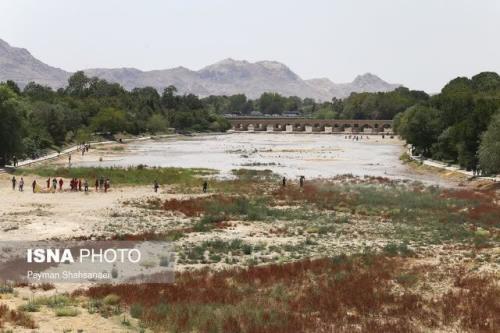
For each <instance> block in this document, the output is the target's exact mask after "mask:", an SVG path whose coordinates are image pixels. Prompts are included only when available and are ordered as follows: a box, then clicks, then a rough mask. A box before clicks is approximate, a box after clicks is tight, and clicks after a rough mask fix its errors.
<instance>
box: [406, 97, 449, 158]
mask: <svg viewBox="0 0 500 333" xmlns="http://www.w3.org/2000/svg"><path fill="white" fill-rule="evenodd" d="M398 133H399V134H400V135H401V136H402V137H403V138H404V139H406V141H407V142H408V143H409V144H411V145H413V147H414V148H415V150H416V151H417V152H419V153H422V154H423V155H424V156H430V152H431V147H432V145H433V144H434V143H435V142H436V141H437V138H438V136H439V134H440V133H441V128H440V123H439V110H436V109H433V108H429V107H425V106H414V107H411V108H409V109H408V110H406V111H405V113H404V114H403V115H402V116H401V119H400V121H399V124H398Z"/></svg>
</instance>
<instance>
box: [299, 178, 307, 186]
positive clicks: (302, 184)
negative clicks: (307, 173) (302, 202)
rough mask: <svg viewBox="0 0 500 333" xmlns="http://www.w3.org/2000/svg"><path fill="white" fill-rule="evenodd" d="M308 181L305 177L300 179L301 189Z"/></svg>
mask: <svg viewBox="0 0 500 333" xmlns="http://www.w3.org/2000/svg"><path fill="white" fill-rule="evenodd" d="M305 180H306V177H304V176H300V178H299V184H300V187H304V181H305Z"/></svg>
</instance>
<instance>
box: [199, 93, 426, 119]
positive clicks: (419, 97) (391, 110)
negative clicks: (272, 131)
mask: <svg viewBox="0 0 500 333" xmlns="http://www.w3.org/2000/svg"><path fill="white" fill-rule="evenodd" d="M428 99H429V95H427V94H426V93H425V92H423V91H415V90H409V89H408V88H405V87H400V88H397V89H396V90H394V91H390V92H377V93H368V92H365V93H352V94H351V95H350V96H349V97H347V98H345V99H344V100H341V99H338V98H333V99H332V100H331V101H326V102H316V101H314V100H313V99H311V98H305V99H301V98H299V97H297V96H290V97H285V96H281V95H280V94H277V93H264V94H262V95H261V96H260V98H257V99H256V100H247V98H246V96H245V95H234V96H211V97H209V98H206V99H204V102H205V103H207V104H210V105H212V106H213V107H215V110H216V111H217V112H219V113H233V114H240V115H250V114H251V112H252V111H258V112H260V113H262V114H264V115H281V114H283V113H286V112H289V111H295V112H297V113H298V114H299V115H301V116H308V117H314V118H320V119H392V118H393V117H394V116H395V115H396V114H397V113H399V112H403V111H404V110H406V109H407V108H408V107H410V106H412V105H415V104H416V103H419V102H424V101H427V100H428Z"/></svg>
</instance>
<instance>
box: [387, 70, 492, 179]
mask: <svg viewBox="0 0 500 333" xmlns="http://www.w3.org/2000/svg"><path fill="white" fill-rule="evenodd" d="M499 110H500V76H499V75H498V74H497V73H493V72H483V73H480V74H478V75H475V76H473V77H472V78H470V79H469V78H466V77H459V78H456V79H454V80H452V81H450V82H449V83H448V84H446V86H445V87H444V88H443V89H442V90H441V93H439V94H437V95H434V96H432V97H430V98H429V99H428V100H427V101H420V102H419V103H417V104H415V105H413V106H411V107H409V108H408V109H407V110H405V111H404V112H402V113H399V114H397V115H396V116H395V118H394V128H395V130H396V131H397V133H399V134H400V135H401V136H402V137H403V138H404V139H406V141H407V142H408V143H409V144H411V145H412V147H413V149H414V151H415V153H417V154H421V155H423V156H425V157H431V158H434V159H438V160H442V161H446V162H450V163H454V162H457V163H458V164H459V165H460V166H461V167H463V168H465V169H467V170H474V171H479V170H480V171H483V172H485V173H487V174H498V173H500V112H499Z"/></svg>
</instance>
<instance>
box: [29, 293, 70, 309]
mask: <svg viewBox="0 0 500 333" xmlns="http://www.w3.org/2000/svg"><path fill="white" fill-rule="evenodd" d="M33 303H34V304H36V305H45V306H48V307H50V308H59V307H66V306H70V305H73V304H75V300H74V299H73V298H71V297H70V296H69V295H66V294H61V295H53V296H40V297H35V298H34V299H33Z"/></svg>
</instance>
